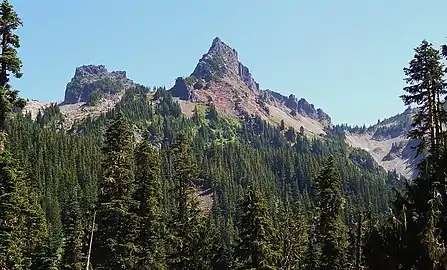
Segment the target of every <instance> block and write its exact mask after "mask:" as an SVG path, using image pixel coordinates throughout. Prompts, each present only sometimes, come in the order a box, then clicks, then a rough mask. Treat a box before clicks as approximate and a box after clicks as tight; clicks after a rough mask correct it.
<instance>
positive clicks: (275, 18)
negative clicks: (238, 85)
mask: <svg viewBox="0 0 447 270" xmlns="http://www.w3.org/2000/svg"><path fill="white" fill-rule="evenodd" d="M11 3H12V4H13V5H14V7H15V9H16V11H17V12H18V13H19V16H21V18H22V20H23V22H24V26H23V28H22V29H21V30H20V31H19V35H20V37H21V44H22V46H21V48H20V50H19V54H20V56H21V58H22V61H23V72H24V76H23V77H22V79H20V80H19V81H14V87H15V88H17V89H19V90H20V91H21V95H22V96H24V97H28V98H30V99H31V98H32V99H39V100H45V101H49V100H62V99H63V96H64V91H65V86H66V84H67V82H68V81H69V80H70V79H71V77H72V76H73V73H74V70H75V68H76V67H77V66H80V65H84V64H104V65H106V66H107V68H108V69H109V70H125V71H127V74H128V77H130V78H131V79H133V80H135V81H136V82H138V83H141V84H144V85H149V86H154V85H156V86H159V85H166V87H171V86H172V84H173V82H174V79H175V78H176V77H178V76H188V75H189V74H190V73H191V72H192V71H193V69H194V67H195V65H196V63H197V61H198V59H199V58H200V57H201V56H202V54H204V53H205V52H206V51H207V50H208V48H209V46H210V45H211V41H212V40H213V38H214V37H215V36H219V37H220V38H221V39H222V40H223V41H224V42H226V43H227V44H229V45H230V46H232V47H233V48H235V49H236V50H237V51H238V52H239V56H240V60H241V61H242V62H243V63H244V64H245V65H246V66H248V67H249V68H250V71H251V73H252V74H253V76H254V77H255V79H256V80H257V81H258V82H259V83H260V86H261V88H263V89H266V88H269V89H272V90H276V91H278V92H281V93H283V94H285V95H289V94H291V93H293V94H295V95H296V96H297V97H304V98H306V99H307V100H308V101H309V102H311V103H313V104H315V106H316V107H321V108H322V109H323V110H324V111H326V112H327V113H328V114H329V115H330V116H331V117H332V119H333V122H334V123H340V122H347V123H349V124H359V125H361V124H364V123H366V124H374V123H375V122H376V121H377V119H379V118H380V119H383V118H385V117H389V116H391V115H393V114H396V113H398V112H401V111H403V110H404V106H403V104H402V102H401V100H400V99H399V97H398V96H399V95H400V94H402V87H403V86H404V82H403V76H404V75H403V71H402V69H403V67H405V66H406V65H407V64H408V62H409V61H410V60H411V58H412V56H413V48H414V47H416V46H417V45H418V44H419V43H420V42H421V41H422V39H424V38H426V39H427V40H429V41H431V42H433V43H435V44H442V43H443V42H445V43H447V38H446V37H447V21H446V20H445V18H446V11H447V1H446V0H424V1H420V0H419V1H416V0H374V1H359V0H338V1H335V0H320V1H310V0H307V1H302V0H278V1H271V0H269V1H267V0H224V1H207V0H188V1H184V0H128V1H118V0H77V1H68V0H38V1H37V0H11Z"/></svg>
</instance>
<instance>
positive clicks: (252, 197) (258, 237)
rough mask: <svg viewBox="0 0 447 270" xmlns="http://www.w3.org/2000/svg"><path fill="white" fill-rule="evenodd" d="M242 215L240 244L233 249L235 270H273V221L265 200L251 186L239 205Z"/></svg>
mask: <svg viewBox="0 0 447 270" xmlns="http://www.w3.org/2000/svg"><path fill="white" fill-rule="evenodd" d="M241 213H242V216H241V219H240V221H239V224H238V229H239V232H240V235H239V238H240V241H239V244H238V245H237V247H236V249H235V252H236V254H235V257H236V260H237V269H276V266H275V264H276V259H277V251H276V250H275V249H274V243H273V240H274V230H273V225H272V221H271V219H270V217H269V213H268V209H267V205H266V201H265V199H264V198H263V197H262V196H261V194H260V193H259V192H257V191H255V190H254V188H253V187H252V186H250V187H249V188H248V191H247V193H246V195H245V198H244V200H243V202H242V205H241Z"/></svg>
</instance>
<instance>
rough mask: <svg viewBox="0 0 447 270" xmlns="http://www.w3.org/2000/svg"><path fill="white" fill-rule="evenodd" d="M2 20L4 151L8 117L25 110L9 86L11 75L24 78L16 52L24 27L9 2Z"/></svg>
mask: <svg viewBox="0 0 447 270" xmlns="http://www.w3.org/2000/svg"><path fill="white" fill-rule="evenodd" d="M0 18H1V19H0V38H1V53H0V151H3V149H4V144H5V139H6V134H5V120H6V116H7V114H8V113H9V112H11V111H12V109H13V108H14V107H19V108H23V107H24V106H25V100H24V99H22V98H19V97H18V93H19V91H17V90H12V89H11V86H10V84H9V76H10V75H12V76H14V77H15V78H20V77H22V73H21V68H22V61H21V60H20V58H19V57H18V56H17V50H16V49H17V48H19V47H20V41H19V36H18V35H17V34H15V33H14V32H15V31H16V30H17V29H18V28H19V27H20V26H22V20H21V19H20V18H19V16H18V15H17V13H16V12H15V11H14V9H13V6H12V5H11V4H10V3H9V2H8V1H7V0H3V2H2V3H1V4H0Z"/></svg>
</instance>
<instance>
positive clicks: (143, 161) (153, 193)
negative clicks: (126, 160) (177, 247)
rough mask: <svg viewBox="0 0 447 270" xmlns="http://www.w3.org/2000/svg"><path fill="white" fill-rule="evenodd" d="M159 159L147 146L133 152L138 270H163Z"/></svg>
mask: <svg viewBox="0 0 447 270" xmlns="http://www.w3.org/2000/svg"><path fill="white" fill-rule="evenodd" d="M160 160H161V157H160V154H159V153H158V151H157V150H156V149H155V148H154V147H153V146H152V145H151V144H150V143H149V142H148V141H146V140H145V141H143V142H141V143H140V144H139V145H138V147H137V149H136V151H135V165H136V171H135V180H136V183H137V190H136V192H135V198H136V200H137V201H138V202H139V204H140V207H139V209H138V212H137V213H138V215H139V217H140V227H141V228H140V234H139V237H138V244H139V255H138V256H139V262H138V265H137V268H138V269H142V270H143V269H164V268H165V260H164V255H165V251H164V246H163V234H164V224H163V219H162V213H161V209H162V205H161V202H162V196H161V195H162V194H161V183H160V178H161V163H160Z"/></svg>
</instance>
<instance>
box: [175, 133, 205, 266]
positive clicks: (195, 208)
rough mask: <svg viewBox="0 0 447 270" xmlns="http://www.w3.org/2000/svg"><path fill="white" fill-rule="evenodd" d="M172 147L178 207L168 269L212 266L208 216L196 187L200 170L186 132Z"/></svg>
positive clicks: (176, 208) (176, 207)
mask: <svg viewBox="0 0 447 270" xmlns="http://www.w3.org/2000/svg"><path fill="white" fill-rule="evenodd" d="M170 150H171V154H170V155H171V158H172V168H171V170H170V171H171V174H172V179H173V181H174V194H175V196H174V197H175V202H176V206H175V210H174V213H173V218H172V220H171V222H170V224H171V227H170V236H169V238H170V239H169V241H170V247H171V250H170V251H169V256H168V264H169V268H171V269H209V265H210V256H208V252H209V245H210V243H209V242H208V241H207V240H208V239H207V238H208V237H207V229H206V227H207V218H206V217H205V214H204V212H203V210H202V209H201V208H200V206H199V201H198V199H197V195H198V192H197V188H196V187H195V186H196V184H197V182H198V179H199V171H198V168H197V165H196V164H195V163H194V162H193V161H192V156H191V155H190V153H189V147H188V141H187V139H186V137H185V136H184V135H183V134H181V135H180V136H179V138H178V139H177V141H176V143H175V144H174V145H173V146H172V148H171V149H170Z"/></svg>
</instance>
